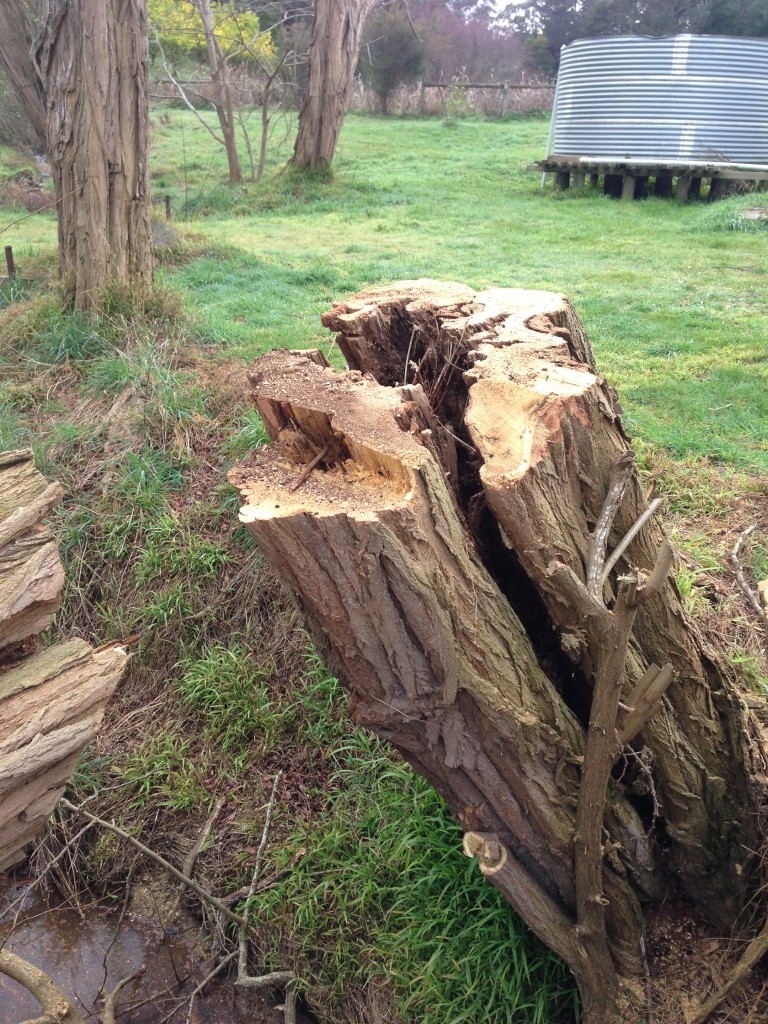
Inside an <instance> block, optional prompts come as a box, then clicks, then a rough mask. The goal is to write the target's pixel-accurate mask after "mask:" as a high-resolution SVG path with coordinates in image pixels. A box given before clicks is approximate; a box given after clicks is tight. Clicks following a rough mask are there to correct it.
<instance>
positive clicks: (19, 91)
mask: <svg viewBox="0 0 768 1024" xmlns="http://www.w3.org/2000/svg"><path fill="white" fill-rule="evenodd" d="M35 14H36V12H35V10H34V3H33V0H3V3H0V64H2V66H3V67H4V68H5V71H6V74H7V75H8V78H9V80H10V83H11V86H12V87H13V91H14V92H15V93H16V96H17V98H18V100H19V103H20V104H21V106H22V109H23V110H24V113H25V114H26V115H27V117H28V118H29V123H30V124H31V125H32V127H33V129H34V131H35V134H36V135H37V137H38V139H39V140H40V143H41V145H42V146H43V148H44V149H46V150H47V148H48V118H47V116H46V113H45V93H44V91H43V89H42V85H41V83H40V79H39V78H38V76H37V74H36V72H35V66H34V64H33V63H32V61H31V60H30V58H29V47H30V41H31V35H32V32H33V26H34V22H35Z"/></svg>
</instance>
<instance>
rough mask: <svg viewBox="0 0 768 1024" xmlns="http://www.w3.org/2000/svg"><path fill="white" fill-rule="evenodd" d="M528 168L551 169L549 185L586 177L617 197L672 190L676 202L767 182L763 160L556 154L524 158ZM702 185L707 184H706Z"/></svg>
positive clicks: (579, 184) (580, 182) (572, 184)
mask: <svg viewBox="0 0 768 1024" xmlns="http://www.w3.org/2000/svg"><path fill="white" fill-rule="evenodd" d="M528 170H529V171H541V172H543V173H545V174H552V175H553V178H554V187H555V189H556V190H559V191H562V190H564V189H567V188H583V187H584V186H585V185H586V184H587V183H589V185H590V186H591V187H592V188H600V187H601V186H602V189H603V192H605V194H606V195H612V196H615V197H616V198H617V199H618V198H621V199H641V198H643V197H645V196H648V195H655V196H672V195H674V196H675V197H676V198H677V200H678V201H679V202H681V203H684V202H686V201H687V200H688V199H693V198H698V197H699V196H701V195H703V194H706V197H707V198H708V199H710V200H716V199H722V198H723V197H724V196H726V195H727V194H728V192H730V191H732V190H733V188H734V186H736V184H737V183H738V182H754V183H755V184H756V185H757V187H758V188H759V189H760V190H761V191H763V190H765V189H766V188H768V166H760V165H757V164H755V165H751V164H725V163H722V162H712V163H686V164H683V163H680V162H674V163H650V162H641V161H630V160H584V159H582V158H580V157H568V156H558V157H549V158H547V159H546V160H540V161H539V162H538V163H535V164H529V165H528ZM707 186H708V187H707Z"/></svg>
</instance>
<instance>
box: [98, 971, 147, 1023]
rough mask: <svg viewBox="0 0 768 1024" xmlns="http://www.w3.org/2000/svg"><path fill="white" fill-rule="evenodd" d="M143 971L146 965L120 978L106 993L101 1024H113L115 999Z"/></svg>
mask: <svg viewBox="0 0 768 1024" xmlns="http://www.w3.org/2000/svg"><path fill="white" fill-rule="evenodd" d="M145 970H146V965H145V964H142V965H141V967H140V968H139V969H138V971H134V972H133V974H129V975H127V977H125V978H121V979H120V981H118V983H117V984H116V985H115V987H114V988H113V989H112V991H111V992H107V994H106V995H105V996H104V1009H103V1010H102V1012H101V1024H115V1007H116V1006H117V997H118V995H119V994H120V991H121V990H122V989H124V988H125V986H126V985H130V983H131V982H132V981H135V980H136V979H137V978H140V977H141V976H142V974H143V973H144V971H145Z"/></svg>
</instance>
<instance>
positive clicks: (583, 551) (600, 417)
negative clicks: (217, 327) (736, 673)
mask: <svg viewBox="0 0 768 1024" xmlns="http://www.w3.org/2000/svg"><path fill="white" fill-rule="evenodd" d="M451 287H453V289H454V290H453V292H452V293H451ZM451 294H452V296H453V302H451ZM323 319H324V322H325V324H326V326H329V327H331V328H332V329H334V330H336V331H338V332H339V334H338V335H337V341H338V344H339V346H340V348H341V351H342V352H343V353H344V355H345V358H346V359H347V361H348V363H349V364H350V365H351V366H354V367H355V368H358V369H368V370H369V371H370V372H372V373H373V374H374V376H375V377H376V378H377V379H378V380H380V381H381V382H382V383H393V382H395V381H398V380H399V379H402V378H401V376H400V370H399V367H401V366H402V362H403V359H404V352H405V348H406V345H407V341H408V339H409V338H410V335H411V332H412V330H413V327H414V325H415V326H416V327H417V328H418V330H417V333H416V338H417V339H418V344H417V347H416V349H415V353H414V355H413V357H412V358H414V359H415V361H416V362H417V363H423V369H422V375H423V382H424V388H425V390H426V392H427V394H428V395H429V396H430V399H431V401H432V402H433V405H434V404H435V403H436V402H440V403H441V406H440V413H441V416H442V415H443V414H444V413H445V414H446V415H448V414H450V416H451V417H452V420H453V422H454V423H459V422H460V423H463V424H464V425H465V427H466V431H467V432H466V433H464V432H463V431H460V433H462V434H463V436H464V437H465V438H466V439H467V440H469V441H470V442H471V444H472V447H473V448H474V449H475V450H476V451H477V452H478V455H479V456H480V458H481V460H482V464H481V465H480V466H479V468H478V469H477V470H476V473H477V474H478V476H479V485H478V489H482V493H483V495H484V497H485V499H486V500H487V502H488V505H489V506H490V508H491V510H492V512H493V515H494V517H495V519H496V521H497V522H498V523H499V525H500V527H501V535H502V539H503V540H504V541H505V543H507V544H508V545H509V547H510V548H511V550H512V552H513V553H514V558H515V559H516V560H517V561H519V562H520V563H521V564H522V566H523V568H524V569H525V573H526V575H527V577H528V578H529V579H530V580H531V581H533V582H534V584H535V587H536V590H537V592H538V594H539V595H540V597H541V599H542V601H543V603H544V605H545V607H546V613H548V614H549V616H550V618H551V621H552V623H553V625H555V627H556V628H557V629H558V630H559V631H560V635H561V643H562V645H563V649H564V651H565V653H566V654H567V656H568V657H569V659H570V660H571V661H572V662H573V664H574V666H575V667H576V668H577V670H578V675H579V676H586V678H587V680H591V679H592V678H593V677H594V666H595V665H596V664H597V662H598V659H599V648H600V645H599V642H598V641H597V640H596V639H595V638H594V637H590V632H589V623H590V621H592V620H591V619H590V618H587V619H585V618H584V617H583V615H579V614H575V612H574V607H572V606H570V605H568V604H567V603H565V602H564V600H563V594H562V593H561V590H560V588H561V581H560V580H559V579H556V578H555V577H553V576H552V575H550V572H549V569H550V562H552V560H553V559H557V560H559V561H560V562H562V563H564V564H565V565H566V566H567V567H568V568H569V570H570V571H571V572H572V573H574V574H575V576H576V577H577V578H578V579H579V580H581V581H584V579H585V573H586V565H587V559H588V551H589V544H590V540H591V537H592V533H593V528H594V524H595V523H596V521H597V519H598V516H599V514H600V510H601V507H602V503H603V500H604V496H605V494H606V493H607V488H608V486H609V478H610V474H611V472H612V467H613V466H614V465H615V463H616V461H617V459H618V458H619V456H620V455H621V453H622V452H623V451H625V450H626V449H627V447H628V441H627V437H626V434H625V433H624V430H623V427H622V423H621V418H620V415H619V412H618V405H617V400H616V395H615V394H614V393H613V391H612V390H611V389H610V388H609V387H607V386H606V384H605V383H604V382H603V381H602V380H601V379H600V378H599V377H598V376H597V375H596V374H595V373H594V372H593V370H594V362H593V358H592V355H591V351H590V350H589V342H588V340H587V339H586V335H585V332H584V328H583V326H582V325H581V323H580V321H579V320H578V318H577V317H576V316H575V314H574V312H573V310H572V308H571V307H570V304H569V303H568V302H567V301H566V300H565V299H563V297H562V296H554V295H552V294H551V293H541V292H540V293H536V292H527V293H526V292H520V291H515V290H514V289H494V290H491V291H490V292H487V293H479V294H474V293H472V292H471V291H470V290H469V289H466V288H463V287H459V286H450V285H445V284H436V283H429V284H428V285H425V284H424V283H423V282H422V283H419V282H409V283H404V284H402V285H400V286H394V287H392V288H382V289H371V290H370V291H368V292H364V293H361V295H359V296H357V297H355V299H353V300H349V301H347V302H345V303H340V304H338V305H337V306H336V307H335V309H334V310H333V311H332V313H329V314H326V316H325V317H324V318H323ZM398 351H399V353H400V355H399V365H398ZM448 362H450V364H451V365H452V366H459V367H461V368H465V369H464V375H463V376H464V380H463V381H462V374H461V372H460V371H453V373H452V374H451V376H450V377H448V375H447V374H446V373H445V372H443V371H444V370H445V367H446V365H447V363H448ZM446 381H447V383H446ZM462 459H463V456H462ZM468 471H469V469H467V472H468ZM468 486H469V485H468ZM646 507H647V503H646V500H645V497H644V493H643V488H642V486H641V483H640V481H639V479H638V478H637V477H636V476H635V478H634V479H633V481H632V483H631V485H630V487H629V489H628V493H627V495H626V497H625V500H624V502H623V503H622V506H621V511H620V514H619V515H618V517H617V520H616V533H617V538H616V540H618V539H620V538H621V537H622V536H624V535H625V534H626V533H627V532H628V531H629V529H630V528H631V527H632V525H633V524H634V523H635V522H636V521H637V520H638V519H639V518H640V517H641V515H642V514H643V512H644V511H645V509H646ZM662 541H663V534H662V531H661V529H660V527H659V525H658V523H657V522H655V521H653V520H651V521H650V522H649V523H648V524H647V525H646V526H645V527H644V528H643V529H642V530H641V531H640V533H639V534H638V536H637V537H636V538H635V539H634V540H633V542H632V544H631V545H630V547H629V549H628V552H627V553H626V554H625V556H624V557H623V558H622V559H620V560H619V563H618V564H617V566H616V570H615V572H614V577H615V575H616V572H618V573H621V572H623V571H625V570H626V569H627V568H629V567H632V566H636V567H638V568H639V569H641V570H643V571H644V572H648V573H649V572H651V570H652V569H653V566H654V564H655V562H656V556H657V553H658V551H659V548H660V547H661V546H662ZM523 604H529V600H528V599H524V601H523ZM667 662H670V663H671V664H672V667H673V670H674V673H675V679H676V683H675V685H674V687H672V688H671V689H670V691H669V692H668V695H667V696H666V697H665V698H664V699H663V702H662V704H663V706H662V710H661V711H660V712H659V713H658V714H655V715H654V716H653V717H652V718H651V720H650V722H649V726H648V730H647V732H644V733H643V734H642V737H641V738H642V742H644V743H647V744H649V745H650V746H651V747H652V748H653V750H654V752H655V754H656V758H657V761H656V772H657V775H658V778H657V783H658V787H659V792H660V794H661V799H662V803H663V804H664V808H665V812H666V824H667V826H668V833H669V838H670V840H671V843H670V848H669V856H670V857H671V861H672V864H673V870H674V872H675V873H676V874H677V876H678V877H679V879H680V880H681V882H682V884H683V887H684V890H685V891H686V892H687V893H688V894H689V895H690V896H691V897H692V898H693V899H694V900H695V901H696V902H697V904H698V905H699V906H700V907H701V909H702V910H703V912H704V913H705V914H707V913H709V914H713V915H716V914H719V915H720V920H721V921H723V920H728V921H732V920H733V919H734V917H735V915H736V914H737V913H738V906H739V904H740V901H741V900H742V899H743V898H744V894H745V892H746V889H747V887H748V875H749V871H747V870H745V868H746V866H747V865H748V864H749V863H750V858H749V855H748V854H746V853H745V850H746V849H755V848H756V846H755V843H756V842H757V834H756V832H755V824H756V820H757V819H756V806H755V803H754V801H755V798H756V794H755V792H754V791H753V788H752V783H751V770H750V766H751V753H750V745H749V742H748V737H747V734H746V730H745V724H744V719H743V712H742V710H741V708H740V706H739V701H738V699H737V697H736V696H735V695H734V694H733V691H732V687H731V684H730V678H729V674H728V671H727V669H726V668H725V666H724V665H723V664H722V663H721V662H720V661H719V660H718V659H717V658H716V656H715V654H714V652H713V651H712V650H711V649H710V648H709V646H708V645H707V643H706V642H705V641H704V639H703V638H702V637H701V636H700V635H699V633H698V632H697V630H696V629H695V627H694V626H693V625H692V624H691V622H690V620H689V618H688V616H687V614H686V612H685V610H684V608H683V605H682V601H681V599H680V596H679V594H678V592H677V589H676V587H675V586H674V583H672V582H669V583H668V584H667V586H666V589H665V600H664V601H660V602H653V603H649V604H647V605H645V606H644V607H643V608H642V609H641V611H640V613H639V615H638V618H637V622H636V624H635V633H634V636H633V639H632V643H631V646H630V652H629V664H628V666H627V687H628V688H630V687H632V686H634V684H635V683H636V682H637V680H639V679H640V677H641V676H642V675H643V673H644V672H645V670H646V668H647V667H648V665H650V664H652V663H655V664H659V665H664V664H666V663H667ZM574 685H576V686H581V685H583V683H579V682H578V681H577V680H575V681H574ZM723 793H727V794H728V798H727V799H726V800H723V799H722V794H723ZM715 807H720V809H721V812H720V813H721V815H722V817H721V816H718V814H717V813H715V814H714V815H713V811H712V809H713V808H715ZM748 808H749V810H748ZM715 908H717V911H716V910H715Z"/></svg>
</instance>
